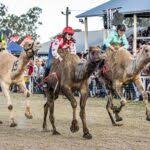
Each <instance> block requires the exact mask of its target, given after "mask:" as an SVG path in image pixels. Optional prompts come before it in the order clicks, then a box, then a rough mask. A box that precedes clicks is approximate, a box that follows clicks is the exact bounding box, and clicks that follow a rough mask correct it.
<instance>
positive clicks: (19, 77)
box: [0, 41, 39, 127]
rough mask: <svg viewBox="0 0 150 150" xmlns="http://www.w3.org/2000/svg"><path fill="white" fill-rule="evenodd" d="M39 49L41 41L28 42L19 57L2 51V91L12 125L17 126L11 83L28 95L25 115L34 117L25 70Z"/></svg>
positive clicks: (0, 77)
mask: <svg viewBox="0 0 150 150" xmlns="http://www.w3.org/2000/svg"><path fill="white" fill-rule="evenodd" d="M38 49H39V42H33V41H30V42H26V43H25V45H24V50H25V51H23V52H22V53H21V54H20V56H19V58H17V57H15V56H14V55H12V54H10V53H8V52H7V51H6V50H4V51H2V52H0V60H1V61H0V68H1V70H0V86H1V88H2V92H3V93H4V95H5V97H6V99H7V105H8V110H9V112H10V127H15V126H16V125H17V123H16V122H15V119H14V112H13V105H12V101H11V98H10V94H9V87H10V85H11V84H17V85H18V86H19V87H20V89H21V90H22V91H23V92H24V94H25V96H26V110H25V115H26V117H27V118H29V119H32V114H31V111H30V104H29V99H28V97H29V96H30V93H29V91H28V90H27V88H26V86H25V82H24V70H25V68H26V65H27V63H28V62H29V60H30V58H32V57H33V56H34V54H35V53H36V52H37V50H38Z"/></svg>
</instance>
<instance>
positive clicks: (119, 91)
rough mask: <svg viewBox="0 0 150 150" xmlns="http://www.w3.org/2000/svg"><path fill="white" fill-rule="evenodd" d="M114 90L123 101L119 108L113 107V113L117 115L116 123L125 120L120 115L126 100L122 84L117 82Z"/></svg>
mask: <svg viewBox="0 0 150 150" xmlns="http://www.w3.org/2000/svg"><path fill="white" fill-rule="evenodd" d="M113 89H114V92H115V93H116V94H117V95H118V96H119V98H120V100H121V101H120V106H119V107H116V106H114V107H113V112H114V113H115V118H116V121H117V122H118V121H122V120H123V119H122V117H120V116H119V113H120V111H121V110H122V108H123V107H124V106H125V104H126V100H125V98H124V95H123V88H122V84H121V83H120V82H117V81H116V83H115V84H114V86H113Z"/></svg>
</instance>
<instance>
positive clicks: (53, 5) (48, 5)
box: [0, 0, 108, 42]
mask: <svg viewBox="0 0 150 150" xmlns="http://www.w3.org/2000/svg"><path fill="white" fill-rule="evenodd" d="M106 1H108V0H0V3H3V4H5V5H6V6H7V7H8V11H9V13H13V14H16V15H20V14H22V13H26V12H27V10H29V8H32V7H34V6H38V7H40V8H42V10H43V12H42V15H41V18H40V19H41V21H42V23H43V25H42V26H40V27H39V29H38V34H39V35H40V40H41V42H46V41H48V40H49V38H50V37H52V36H54V35H55V34H57V33H59V32H61V31H62V29H63V28H64V27H65V15H62V14H61V11H65V10H66V7H69V9H70V11H71V15H69V25H70V26H72V27H73V28H75V29H82V30H84V25H83V24H81V23H80V22H79V20H78V19H77V18H76V17H75V16H76V15H78V14H80V13H82V12H84V11H86V10H89V9H91V8H93V7H96V6H98V5H100V4H102V3H104V2H106ZM88 23H89V27H88V28H89V30H99V29H101V28H102V20H101V19H100V18H99V17H92V18H89V19H88Z"/></svg>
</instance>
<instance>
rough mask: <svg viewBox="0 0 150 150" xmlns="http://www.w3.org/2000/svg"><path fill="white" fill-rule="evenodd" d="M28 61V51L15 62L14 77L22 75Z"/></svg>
mask: <svg viewBox="0 0 150 150" xmlns="http://www.w3.org/2000/svg"><path fill="white" fill-rule="evenodd" d="M28 62H29V59H28V58H27V56H26V53H25V52H23V53H22V54H21V55H20V57H19V58H18V59H17V61H15V62H14V64H13V68H12V78H13V79H15V78H17V77H19V76H21V75H22V74H23V73H24V70H25V67H26V65H27V63H28Z"/></svg>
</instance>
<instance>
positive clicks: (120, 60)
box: [100, 45, 150, 126]
mask: <svg viewBox="0 0 150 150" xmlns="http://www.w3.org/2000/svg"><path fill="white" fill-rule="evenodd" d="M105 62H106V64H105V65H104V66H105V68H107V67H109V69H107V70H108V71H107V72H105V73H104V72H102V71H100V77H101V78H102V79H103V80H104V83H105V85H106V88H107V89H108V90H109V94H108V101H107V105H106V109H107V112H108V114H109V117H110V119H111V122H112V124H113V125H115V126H118V125H122V124H117V123H116V122H118V121H122V117H120V116H119V113H120V111H121V109H122V107H123V106H125V103H126V100H125V99H124V96H123V91H122V90H123V86H124V85H126V84H128V83H129V82H134V83H135V85H136V86H137V88H138V90H139V92H140V93H141V94H142V95H143V98H144V102H145V105H146V119H147V120H148V121H150V107H149V105H150V101H149V100H148V94H147V93H146V92H145V91H144V88H143V85H142V81H141V78H140V72H141V70H142V69H143V68H144V66H146V65H147V64H148V63H149V62H150V45H144V46H143V48H142V50H141V52H140V53H139V54H137V56H136V58H134V56H133V55H131V54H130V52H129V51H127V50H126V49H124V48H120V49H118V50H116V52H112V51H111V50H109V49H108V50H107V51H106V61H105ZM106 66H107V67H106ZM114 94H117V95H118V96H119V98H120V99H121V105H120V106H119V107H116V106H114V104H113V97H112V96H113V95H114ZM112 112H113V113H114V114H115V119H116V121H115V120H114V118H113V116H112Z"/></svg>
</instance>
